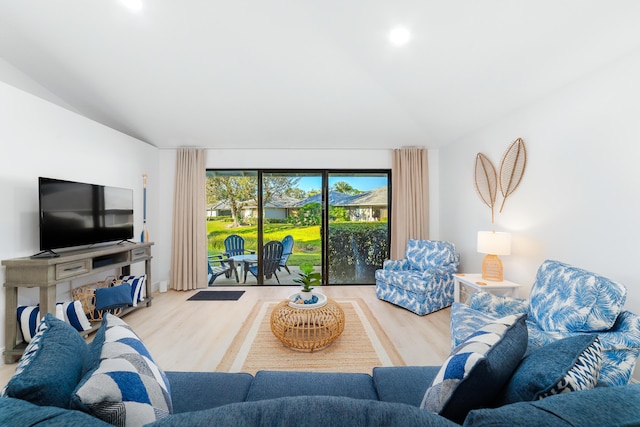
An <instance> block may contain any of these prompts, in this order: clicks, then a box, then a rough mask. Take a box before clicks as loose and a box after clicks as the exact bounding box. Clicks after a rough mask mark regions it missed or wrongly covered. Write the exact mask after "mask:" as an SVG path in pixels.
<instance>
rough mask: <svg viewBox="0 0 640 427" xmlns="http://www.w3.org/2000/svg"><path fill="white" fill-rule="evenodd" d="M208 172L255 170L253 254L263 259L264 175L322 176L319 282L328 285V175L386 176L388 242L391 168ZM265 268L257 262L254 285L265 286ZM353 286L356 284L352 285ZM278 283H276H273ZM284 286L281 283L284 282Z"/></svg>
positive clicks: (262, 169)
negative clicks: (254, 235) (255, 237)
mask: <svg viewBox="0 0 640 427" xmlns="http://www.w3.org/2000/svg"><path fill="white" fill-rule="evenodd" d="M208 171H214V172H225V171H228V172H232V171H239V172H242V171H247V172H248V171H250V172H252V173H253V172H255V173H256V176H257V189H256V192H257V194H256V202H257V221H256V222H257V224H256V225H257V248H256V255H257V257H258V260H261V259H262V256H263V246H264V218H263V215H264V207H263V201H264V186H263V179H264V174H283V175H285V174H310V175H314V174H316V175H320V176H321V181H322V184H321V194H322V203H321V206H322V212H321V218H322V220H321V225H320V240H321V264H322V265H321V272H322V285H328V284H329V259H328V258H329V250H328V248H329V191H330V186H329V176H330V175H341V174H344V175H348V174H358V175H360V174H362V175H366V174H386V175H387V191H388V195H387V202H388V208H387V211H388V233H387V247H390V244H391V216H392V210H391V198H392V194H391V182H392V175H391V170H390V169H282V168H278V169H275V168H273V169H266V168H248V167H244V168H224V169H222V168H207V172H208ZM263 273H264V269H263V264H262V263H261V262H258V277H257V278H256V279H257V283H256V285H264V276H263ZM360 284H362V285H372V284H375V280H374V281H373V283H360ZM354 285H356V284H354ZM276 286H277V285H276ZM283 286H284V285H283Z"/></svg>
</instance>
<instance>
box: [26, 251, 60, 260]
mask: <svg viewBox="0 0 640 427" xmlns="http://www.w3.org/2000/svg"><path fill="white" fill-rule="evenodd" d="M59 256H60V254H59V253H56V252H54V251H52V250H51V249H47V250H46V251H40V252H38V253H37V254H35V255H31V258H32V259H34V258H58V257H59Z"/></svg>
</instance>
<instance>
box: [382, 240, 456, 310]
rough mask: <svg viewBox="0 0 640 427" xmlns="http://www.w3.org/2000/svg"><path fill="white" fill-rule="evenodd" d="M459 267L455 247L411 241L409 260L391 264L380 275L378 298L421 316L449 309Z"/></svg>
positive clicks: (425, 241) (408, 245) (390, 262)
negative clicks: (454, 279)
mask: <svg viewBox="0 0 640 427" xmlns="http://www.w3.org/2000/svg"><path fill="white" fill-rule="evenodd" d="M459 263H460V255H459V254H457V253H456V252H455V247H454V245H453V243H450V242H444V241H437V240H415V239H412V240H409V242H408V243H407V249H406V258H404V259H401V260H387V261H385V262H384V266H383V268H382V270H377V271H376V295H377V296H378V298H379V299H381V300H384V301H388V302H390V303H392V304H395V305H398V306H400V307H404V308H406V309H407V310H410V311H412V312H414V313H416V314H418V315H421V316H423V315H425V314H428V313H432V312H434V311H437V310H441V309H443V308H445V307H449V306H450V305H451V304H452V303H453V275H454V274H455V273H456V272H457V271H458V265H459Z"/></svg>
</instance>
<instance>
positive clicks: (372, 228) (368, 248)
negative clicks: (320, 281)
mask: <svg viewBox="0 0 640 427" xmlns="http://www.w3.org/2000/svg"><path fill="white" fill-rule="evenodd" d="M387 227H388V224H387V223H386V222H362V223H344V224H341V223H337V224H336V223H333V224H331V225H330V226H329V234H330V237H329V248H328V250H329V253H328V257H329V277H330V278H331V283H343V284H344V283H375V276H374V275H375V271H376V270H377V269H379V268H382V264H383V262H384V260H386V259H388V258H389V243H388V229H387Z"/></svg>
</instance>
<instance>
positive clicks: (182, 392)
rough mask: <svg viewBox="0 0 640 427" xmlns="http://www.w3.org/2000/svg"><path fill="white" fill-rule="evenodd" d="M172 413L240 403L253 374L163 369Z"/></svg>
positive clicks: (245, 394) (245, 396) (247, 390)
mask: <svg viewBox="0 0 640 427" xmlns="http://www.w3.org/2000/svg"><path fill="white" fill-rule="evenodd" d="M165 374H166V375H167V379H168V380H169V386H170V387H171V403H172V404H173V413H174V414H176V413H180V412H190V411H199V410H202V409H209V408H215V407H218V406H222V405H227V404H229V403H235V402H244V400H245V399H246V398H247V393H248V392H249V387H250V386H251V381H253V375H250V374H245V373H227V372H171V371H168V372H165Z"/></svg>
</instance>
